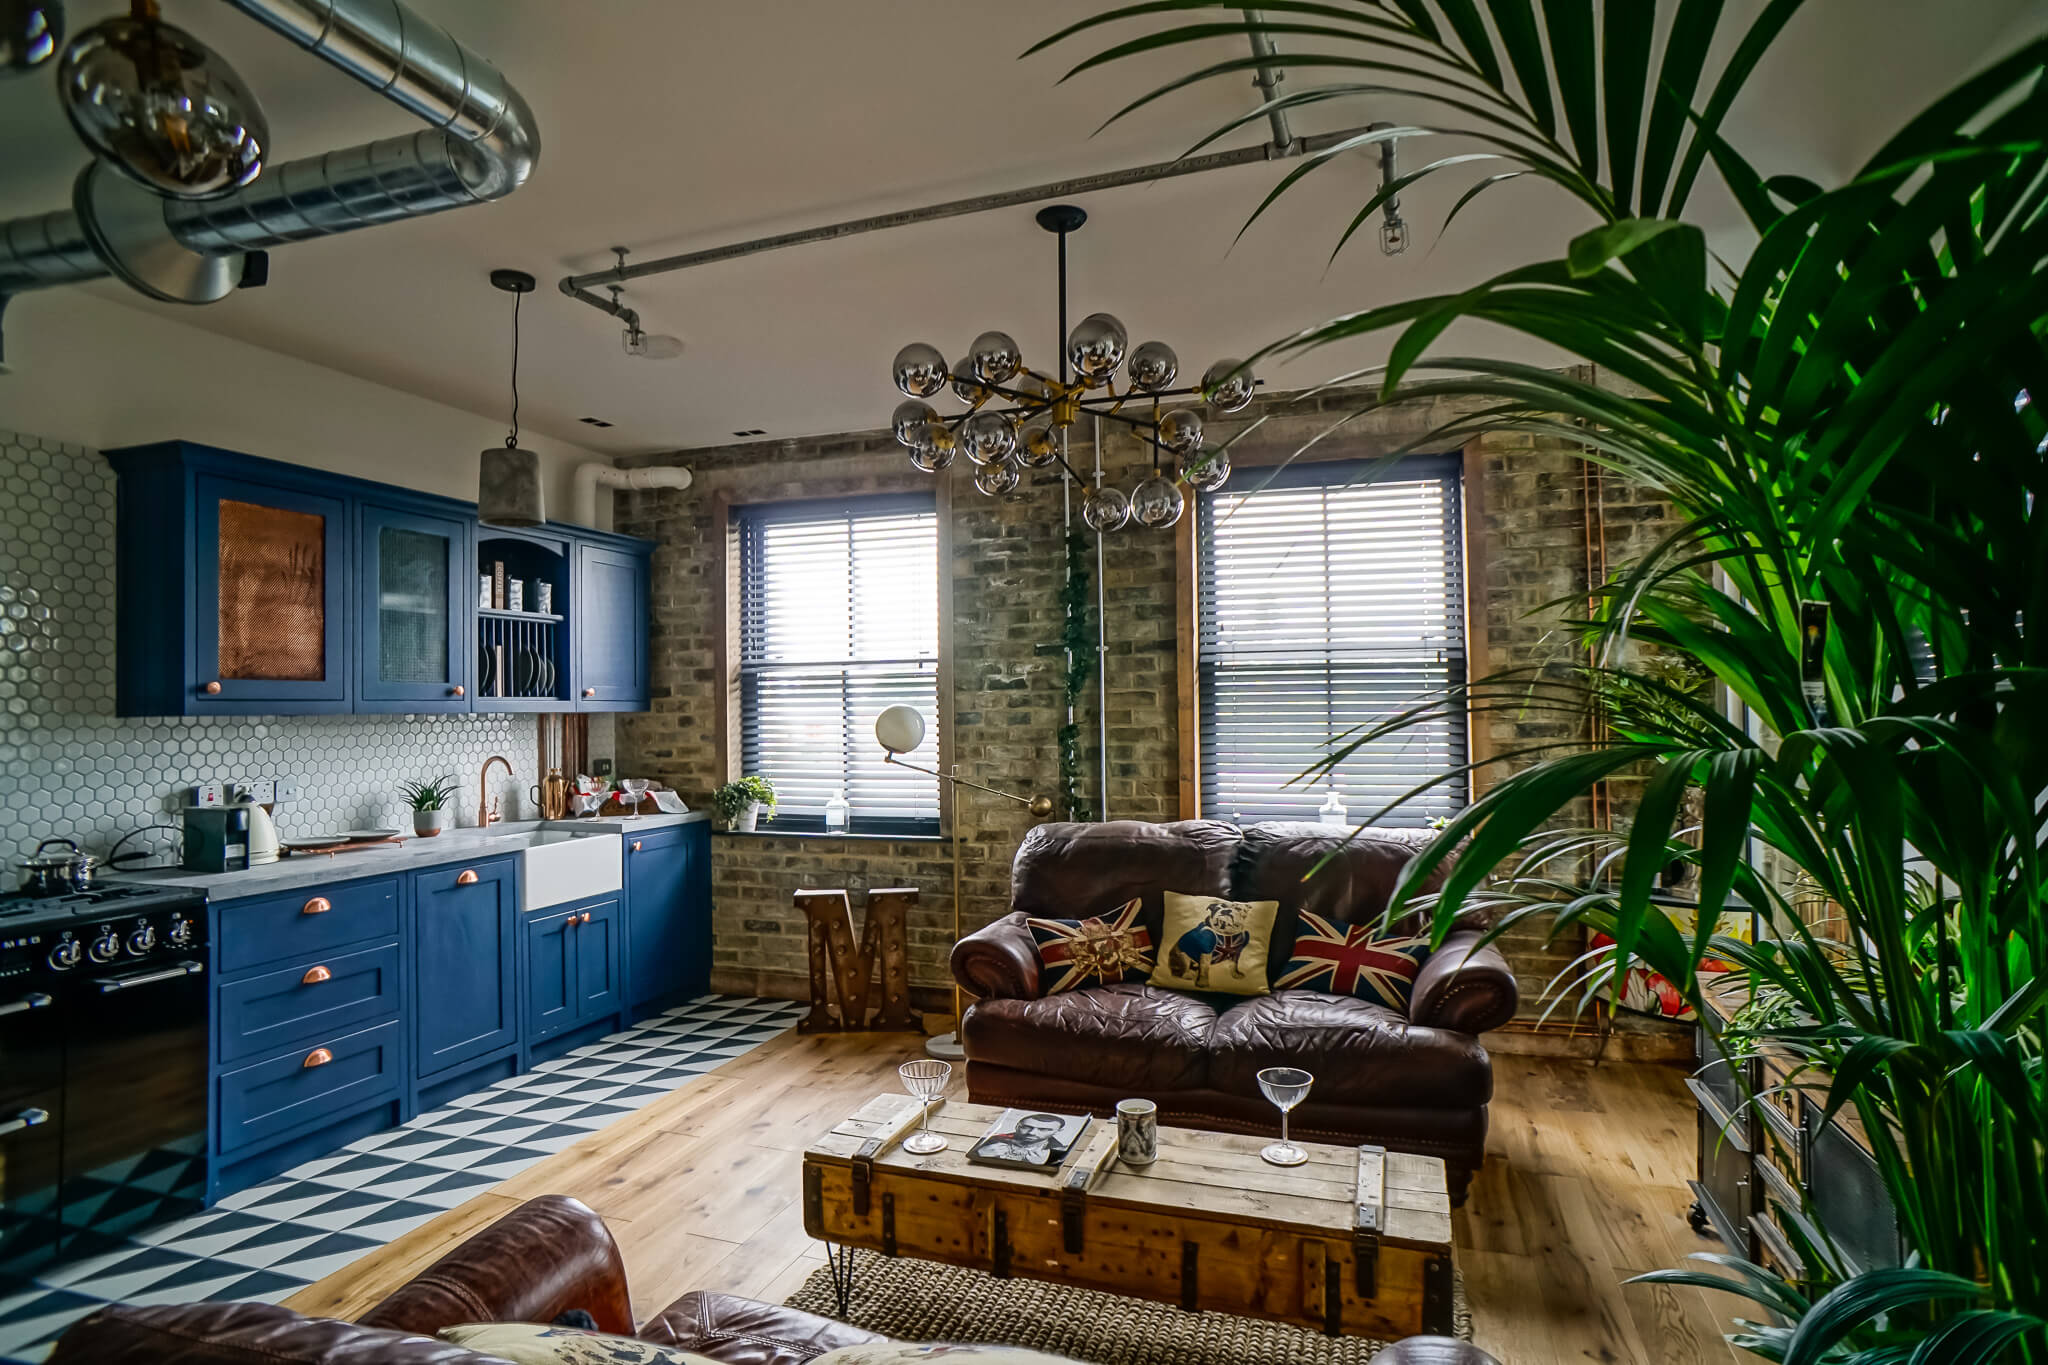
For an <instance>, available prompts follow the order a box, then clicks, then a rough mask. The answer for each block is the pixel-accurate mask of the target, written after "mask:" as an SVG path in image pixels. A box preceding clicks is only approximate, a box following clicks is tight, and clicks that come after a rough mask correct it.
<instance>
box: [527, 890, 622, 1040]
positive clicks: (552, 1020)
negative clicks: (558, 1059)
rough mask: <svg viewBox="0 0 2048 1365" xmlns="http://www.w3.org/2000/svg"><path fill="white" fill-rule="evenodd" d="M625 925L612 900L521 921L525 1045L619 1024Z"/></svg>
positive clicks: (600, 899) (562, 908)
mask: <svg viewBox="0 0 2048 1365" xmlns="http://www.w3.org/2000/svg"><path fill="white" fill-rule="evenodd" d="M623 929H624V925H623V920H622V917H621V915H620V913H619V899H618V897H617V896H610V895H608V896H601V897H597V898H594V899H591V900H588V901H578V902H575V903H573V904H570V905H559V906H554V907H551V908H550V909H546V910H536V911H532V912H531V913H529V914H528V915H527V916H526V924H525V928H524V931H523V932H524V937H525V941H526V1021H525V1023H526V1042H527V1045H528V1047H531V1046H533V1045H534V1044H535V1043H540V1042H545V1041H546V1040H547V1039H549V1038H552V1037H554V1036H555V1035H556V1034H558V1033H563V1032H567V1031H569V1030H572V1029H582V1028H584V1027H586V1026H587V1025H590V1024H594V1023H599V1022H607V1023H616V1022H618V1020H619V1018H620V1015H621V1013H622V1012H623V1010H624V1008H625V996H626V992H625V989H624V986H623V985H622V983H621V978H622V975H623V971H624V966H625V963H624V960H623V952H622V947H623V943H624V937H625V936H624V932H623Z"/></svg>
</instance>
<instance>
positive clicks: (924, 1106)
mask: <svg viewBox="0 0 2048 1365" xmlns="http://www.w3.org/2000/svg"><path fill="white" fill-rule="evenodd" d="M896 1074H897V1075H898V1076H901V1077H902V1078H903V1088H904V1089H905V1090H908V1091H909V1092H910V1097H911V1098H912V1099H914V1100H916V1101H917V1103H918V1107H919V1113H918V1116H917V1131H916V1132H915V1133H912V1134H911V1135H910V1136H909V1137H907V1138H905V1139H904V1140H903V1150H904V1151H906V1152H912V1153H915V1154H916V1155H918V1156H930V1155H931V1154H932V1153H933V1152H943V1151H945V1150H946V1139H945V1138H944V1136H942V1135H941V1134H938V1133H934V1132H933V1131H932V1130H931V1120H932V1101H933V1100H935V1099H937V1098H938V1097H939V1096H940V1095H942V1094H944V1093H945V1091H946V1082H947V1081H950V1080H952V1079H953V1064H952V1063H951V1062H941V1061H938V1060H936V1059H934V1058H931V1057H919V1058H918V1059H917V1060H916V1061H914V1062H905V1063H904V1064H903V1065H902V1066H899V1067H897V1068H896Z"/></svg>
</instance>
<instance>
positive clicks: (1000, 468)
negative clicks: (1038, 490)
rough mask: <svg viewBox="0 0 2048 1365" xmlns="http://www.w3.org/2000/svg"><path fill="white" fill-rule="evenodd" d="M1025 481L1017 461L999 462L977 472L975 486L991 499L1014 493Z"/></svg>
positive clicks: (985, 466)
mask: <svg viewBox="0 0 2048 1365" xmlns="http://www.w3.org/2000/svg"><path fill="white" fill-rule="evenodd" d="M1023 479H1024V475H1023V474H1022V473H1021V472H1019V470H1018V469H1017V462H1016V461H1015V460H997V461H995V462H994V463H993V464H986V465H983V466H982V467H981V468H980V469H978V470H976V471H975V473H974V486H975V487H976V488H978V489H980V490H981V491H982V492H983V493H985V494H987V495H988V496H989V497H991V498H999V497H1001V496H1003V495H1004V494H1005V493H1010V492H1014V491H1015V490H1016V487H1017V485H1018V484H1019V483H1021V482H1022V481H1023Z"/></svg>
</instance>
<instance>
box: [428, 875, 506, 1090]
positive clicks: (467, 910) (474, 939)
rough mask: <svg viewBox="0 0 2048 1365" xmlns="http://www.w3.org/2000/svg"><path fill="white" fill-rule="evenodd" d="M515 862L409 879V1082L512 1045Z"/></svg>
mask: <svg viewBox="0 0 2048 1365" xmlns="http://www.w3.org/2000/svg"><path fill="white" fill-rule="evenodd" d="M518 868H519V865H518V862H517V860H516V859H513V858H492V859H484V860H480V861H477V862H473V863H462V864H451V865H449V866H447V867H437V868H431V869H428V870H427V871H423V872H415V873H414V874H413V875H412V902H413V909H412V922H413V991H412V997H413V998H412V1016H413V1076H414V1079H415V1080H416V1081H425V1080H427V1079H428V1078H430V1077H433V1076H435V1075H438V1074H439V1073H441V1072H444V1071H447V1070H448V1069H449V1068H451V1067H455V1066H460V1065H462V1064H463V1063H465V1062H473V1061H476V1060H478V1059H480V1058H484V1057H487V1056H489V1055H491V1054H493V1053H502V1052H505V1051H508V1050H516V1049H517V1047H518V1045H519V989H518V961H519V957H518V933H519V927H518V917H519V883H518Z"/></svg>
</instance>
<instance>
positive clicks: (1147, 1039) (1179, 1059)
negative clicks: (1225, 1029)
mask: <svg viewBox="0 0 2048 1365" xmlns="http://www.w3.org/2000/svg"><path fill="white" fill-rule="evenodd" d="M1215 1024H1216V1011H1215V1010H1214V1009H1213V1008H1212V1007H1211V1006H1209V1005H1208V1004H1207V1003H1205V1002H1203V1001H1201V1000H1197V999H1195V998H1193V997H1192V996H1186V995H1182V994H1180V993H1179V992H1177V991H1163V990H1160V989H1159V988H1158V987H1156V986H1148V985H1133V986H1102V987H1099V988H1097V989H1093V990H1085V991H1068V992H1066V993H1064V994H1061V995H1048V996H1046V997H1044V998H1043V999H1040V1000H980V1001H976V1002H975V1003H974V1004H973V1005H971V1006H969V1007H968V1010H967V1013H966V1014H965V1016H963V1017H962V1018H961V1020H960V1041H961V1044H962V1045H963V1046H964V1047H965V1048H966V1049H967V1057H968V1060H970V1061H975V1062H985V1063H989V1064H991V1065H994V1066H1005V1067H1013V1068H1015V1069H1017V1070H1019V1071H1038V1072H1053V1073H1056V1074H1060V1075H1066V1076H1071V1077H1073V1078H1074V1079H1076V1080H1083V1081H1088V1082H1091V1083H1093V1084H1096V1085H1113V1086H1119V1087H1122V1088H1123V1089H1125V1090H1127V1091H1128V1092H1129V1093H1131V1094H1133V1095H1146V1094H1151V1093H1154V1092H1167V1091H1173V1090H1186V1089H1190V1088H1193V1087H1196V1086H1200V1085H1203V1084H1205V1083H1206V1080H1207V1074H1208V1046H1209V1031H1210V1030H1211V1029H1212V1028H1214V1027H1215Z"/></svg>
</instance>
